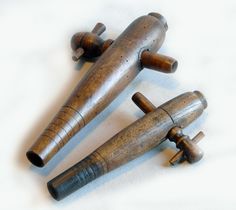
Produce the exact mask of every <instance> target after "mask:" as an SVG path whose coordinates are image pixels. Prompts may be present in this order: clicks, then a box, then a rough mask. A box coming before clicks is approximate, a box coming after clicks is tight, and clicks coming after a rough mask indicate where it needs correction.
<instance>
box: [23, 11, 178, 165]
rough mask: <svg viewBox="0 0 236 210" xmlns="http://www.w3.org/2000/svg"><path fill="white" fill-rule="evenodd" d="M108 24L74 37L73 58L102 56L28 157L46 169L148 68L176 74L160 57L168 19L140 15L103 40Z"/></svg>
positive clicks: (172, 63) (171, 64)
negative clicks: (48, 163)
mask: <svg viewBox="0 0 236 210" xmlns="http://www.w3.org/2000/svg"><path fill="white" fill-rule="evenodd" d="M104 31H105V26H104V25H103V24H101V23H98V24H97V25H96V26H95V28H94V29H93V30H92V32H91V33H77V34H75V35H74V36H73V37H72V40H71V46H72V49H73V60H75V61H77V60H78V59H79V58H80V57H81V56H83V57H85V58H94V57H98V56H100V55H101V57H100V58H99V59H98V60H97V61H96V62H95V63H94V65H93V66H92V67H91V68H90V70H89V72H88V73H87V75H85V77H84V78H83V79H82V81H81V82H80V83H79V84H78V86H77V87H76V88H75V90H74V92H73V93H72V95H71V96H70V97H69V99H68V101H67V102H66V103H65V104H64V105H63V106H62V108H61V110H60V111H59V112H58V114H57V115H56V116H55V117H54V119H53V120H52V122H51V123H50V124H49V125H48V127H47V128H46V129H45V130H44V132H43V133H42V134H41V135H40V136H39V138H38V140H37V141H36V142H35V144H33V146H32V147H31V148H30V149H29V150H28V152H27V153H26V155H27V158H28V159H29V161H30V162H31V163H32V164H34V165H35V166H38V167H43V166H44V165H45V164H46V163H47V162H48V161H49V160H50V159H51V158H52V157H53V156H54V155H55V154H56V153H57V152H58V151H59V150H60V149H61V148H62V147H63V146H64V145H65V144H66V143H67V142H68V141H69V140H70V139H71V137H72V136H74V135H75V134H76V133H77V132H78V131H79V130H81V129H82V128H83V127H84V126H85V125H86V124H88V123H89V122H90V121H91V120H92V119H93V118H94V117H95V116H97V115H98V114H99V113H100V112H101V111H102V110H104V109H105V108H106V107H107V106H108V105H109V104H110V103H111V102H112V101H113V100H114V99H115V98H116V97H117V96H118V94H119V93H120V92H121V91H122V90H123V89H124V88H125V87H126V86H127V85H128V84H129V83H130V82H131V81H132V80H133V79H134V78H135V77H136V75H137V74H138V73H139V72H140V71H141V70H142V69H143V68H144V67H146V68H151V69H154V70H157V71H161V72H164V73H172V72H174V71H175V70H176V68H177V61H176V60H175V59H173V58H170V57H167V56H164V55H160V54H156V53H155V52H156V51H157V50H158V49H159V48H160V47H161V45H162V43H163V41H164V38H165V34H166V31H167V23H166V20H165V19H164V17H162V16H161V15H160V14H158V13H150V14H148V15H145V16H142V17H139V18H138V19H136V20H135V21H134V22H133V23H131V24H130V25H129V26H128V28H127V29H126V30H125V31H124V32H123V33H122V34H121V35H120V36H119V37H118V38H117V39H116V40H115V41H113V40H107V41H104V40H102V39H101V38H100V36H99V35H101V34H102V33H103V32H104Z"/></svg>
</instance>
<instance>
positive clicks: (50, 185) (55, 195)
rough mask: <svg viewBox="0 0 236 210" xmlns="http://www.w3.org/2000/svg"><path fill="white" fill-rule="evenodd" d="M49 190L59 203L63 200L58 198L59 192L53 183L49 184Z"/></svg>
mask: <svg viewBox="0 0 236 210" xmlns="http://www.w3.org/2000/svg"><path fill="white" fill-rule="evenodd" d="M47 188H48V191H49V193H50V194H51V196H52V197H53V198H54V199H55V200H57V201H59V200H61V198H60V197H59V196H58V192H57V190H56V189H55V188H54V187H53V185H52V183H51V182H48V183H47Z"/></svg>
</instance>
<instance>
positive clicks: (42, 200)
mask: <svg viewBox="0 0 236 210" xmlns="http://www.w3.org/2000/svg"><path fill="white" fill-rule="evenodd" d="M149 12H159V13H161V14H163V15H164V16H165V18H166V19H167V21H168V25H169V31H168V33H167V37H166V40H165V42H164V45H163V47H162V48H161V53H163V54H166V55H169V56H172V57H175V58H176V59H177V60H178V61H179V67H178V70H177V72H176V73H175V74H173V75H164V74H161V73H158V72H155V71H151V70H147V69H145V70H143V71H142V72H141V73H140V74H139V75H138V77H137V78H136V79H135V80H134V81H133V82H132V84H131V85H130V86H129V87H128V88H127V89H126V90H125V91H124V92H123V93H122V94H121V95H120V96H119V97H118V98H117V99H116V100H115V101H114V102H113V103H112V104H111V105H110V106H109V107H108V108H107V109H105V111H104V112H102V113H101V114H100V115H99V116H98V117H97V118H96V119H95V120H94V121H92V122H91V123H90V124H89V125H88V126H87V127H86V128H85V129H83V131H82V132H80V133H79V134H78V135H77V136H76V137H75V138H73V140H72V141H71V142H70V143H69V144H68V145H67V146H66V147H65V148H64V149H63V151H62V152H60V154H59V155H57V156H56V158H54V160H53V161H51V162H50V164H49V165H48V166H47V167H45V168H43V169H38V168H36V167H33V166H31V165H30V164H29V162H28V161H27V159H26V157H25V152H26V151H27V149H28V148H29V147H30V146H31V144H32V143H33V142H34V141H35V139H36V138H37V136H38V135H39V134H40V132H41V131H43V129H44V128H45V127H46V126H47V124H48V123H49V121H50V120H51V118H52V117H53V116H54V115H55V114H56V112H57V111H58V109H59V108H60V106H61V105H62V104H63V103H64V101H65V100H66V98H67V97H68V96H69V95H70V93H71V91H72V90H73V88H74V87H75V86H76V84H77V83H78V82H79V80H80V79H81V78H82V77H83V75H84V74H85V73H86V72H87V70H88V68H89V67H90V66H91V63H87V62H86V63H84V64H83V65H80V66H76V65H75V63H74V62H73V61H72V60H71V49H70V38H71V36H72V35H73V34H74V33H75V32H78V31H90V30H91V29H92V28H93V26H94V25H95V24H96V22H98V21H100V22H103V23H104V24H105V25H106V26H107V31H106V32H105V33H104V35H103V38H113V39H115V38H116V37H117V36H118V35H119V34H120V33H121V32H122V31H123V30H124V29H125V28H126V27H127V26H128V24H129V23H131V22H132V21H133V20H134V19H135V18H137V17H139V16H141V15H144V14H147V13H149ZM235 20H236V1H235V0H224V1H223V0H222V1H217V0H208V1H204V0H198V1H189V0H172V1H170V0H163V1H161V0H160V1H158V0H145V1H138V0H118V1H111V0H103V1H91V0H74V1H69V0H64V1H59V0H51V1H46V0H41V1H32V0H22V1H13V0H0V98H1V108H0V131H1V135H0V136H1V144H0V209H1V210H6V209H17V210H20V209H24V210H32V209H43V210H47V209H70V210H72V209H81V210H87V209H96V210H106V209H113V210H118V209H129V210H132V209H135V210H137V209H150V210H152V209H181V210H183V209H186V210H192V209H214V210H215V209H236V196H235V194H236V181H235V177H236V169H235V164H236V139H235V138H236V137H235V118H236V111H235V110H236V109H235V107H236V94H235V92H236V73H235V72H236V67H235V58H236V57H235V56H236V42H235V39H236V30H235V27H236V21H235ZM193 90H200V91H202V92H203V93H204V94H205V96H206V98H207V100H208V105H209V106H208V108H207V110H206V112H205V113H204V115H202V116H201V118H200V119H199V120H197V121H196V122H194V123H193V124H192V125H191V126H189V127H188V128H187V129H186V133H187V134H189V135H190V136H193V135H194V134H196V133H197V132H198V131H200V130H203V131H204V132H205V134H206V137H205V138H204V140H203V141H202V142H201V143H200V144H199V145H200V146H201V147H202V148H203V150H204V151H205V156H204V158H203V160H202V161H200V162H199V163H197V164H195V165H189V164H186V163H185V164H182V165H179V166H177V167H170V166H169V165H168V164H167V163H168V159H169V158H170V157H171V156H172V155H173V154H174V150H173V145H171V144H169V143H167V142H166V143H164V144H163V145H162V146H161V147H160V148H159V149H158V148H157V149H154V150H152V151H150V152H148V153H146V154H145V155H144V156H142V157H140V158H138V159H136V160H134V161H132V162H130V163H129V164H126V165H125V166H123V167H121V168H119V169H117V170H115V171H113V172H111V173H110V174H108V175H105V176H103V177H101V178H99V179H98V180H96V181H94V182H92V183H91V184H89V185H87V186H86V187H84V188H83V189H81V190H79V191H77V192H76V193H74V194H73V195H72V196H70V197H68V198H66V199H65V200H63V201H60V202H57V201H54V200H53V199H52V198H51V196H50V195H49V193H48V191H47V188H46V183H47V181H49V180H50V179H51V178H53V177H55V176H56V175H57V174H59V173H61V172H62V171H64V170H65V169H67V168H68V167H69V166H71V165H73V164H74V163H76V162H78V161H79V160H81V159H82V158H84V157H85V156H86V155H88V154H89V153H90V152H92V151H93V150H94V149H95V148H97V147H98V146H100V145H101V144H102V143H103V142H105V141H106V140H108V139H109V138H110V137H111V136H113V135H114V134H115V133H117V132H118V131H120V130H121V129H122V128H124V127H126V126H127V125H129V124H130V123H132V122H133V121H135V120H136V119H138V118H139V117H141V116H143V114H142V112H141V111H140V110H139V109H138V108H137V107H136V106H135V105H134V104H133V103H132V101H131V99H130V98H131V96H132V94H133V93H135V92H136V91H140V92H142V93H143V94H145V95H146V96H147V97H148V98H149V99H150V100H152V101H153V103H154V104H156V105H160V104H161V103H163V102H165V101H166V100H169V99H171V98H172V97H175V96H177V95H178V94H181V93H183V92H185V91H193Z"/></svg>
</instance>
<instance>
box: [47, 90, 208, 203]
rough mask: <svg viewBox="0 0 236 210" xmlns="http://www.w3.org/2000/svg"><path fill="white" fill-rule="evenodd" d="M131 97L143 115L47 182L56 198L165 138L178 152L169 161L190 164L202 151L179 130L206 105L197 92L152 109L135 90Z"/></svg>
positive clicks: (134, 156) (199, 113)
mask: <svg viewBox="0 0 236 210" xmlns="http://www.w3.org/2000/svg"><path fill="white" fill-rule="evenodd" d="M132 99H133V101H134V102H135V103H136V104H137V105H138V106H139V107H140V108H141V109H142V110H143V111H144V112H145V113H147V114H146V115H145V116H144V117H142V118H141V119H139V120H137V121H135V122H134V123H132V124H131V125H130V126H128V127H126V128H125V129H123V130H122V131H120V132H119V133H117V134H116V135H115V136H113V137H112V138H111V139H110V140H108V141H107V142H106V143H105V144H103V145H102V146H100V147H99V148H98V149H96V150H95V151H94V152H93V153H91V154H90V155H88V156H87V157H86V158H85V159H83V160H82V161H80V162H79V163H77V164H75V165H74V166H72V167H71V168H69V169H68V170H66V171H65V172H63V173H62V174H60V175H58V176H57V177H55V178H54V179H52V180H51V181H49V182H48V184H47V186H48V190H49V192H50V193H51V195H52V196H53V197H54V198H55V199H56V200H61V199H62V198H64V197H66V196H67V195H69V194H70V193H72V192H74V191H76V190H77V189H79V188H81V187H83V186H84V185H86V184H87V183H89V182H91V181H92V180H94V179H96V178H97V177H99V176H101V175H103V174H105V173H108V172H109V171H111V170H113V169H116V168H117V167H119V166H121V165H123V164H125V163H127V162H129V161H131V160H133V159H135V158H137V157H138V156H140V155H142V154H144V153H145V152H147V151H149V150H151V149H153V148H154V147H156V146H158V145H159V144H161V143H162V142H163V141H165V140H166V139H167V138H169V139H170V140H171V141H174V142H175V143H176V147H177V148H179V149H180V151H181V152H179V153H178V155H176V157H175V159H173V160H172V162H173V163H177V162H179V159H182V160H183V159H184V158H185V159H186V160H188V161H189V162H190V163H194V162H196V161H199V160H200V159H201V158H202V155H203V153H202V151H201V150H200V149H199V147H198V146H197V145H196V138H195V141H191V140H190V139H189V137H187V136H185V135H183V133H182V131H181V129H182V128H185V127H186V126H188V125H189V124H190V123H192V122H193V121H194V120H196V119H197V118H198V117H199V116H200V115H201V114H202V113H203V110H204V109H205V108H206V107H207V102H206V99H205V98H204V96H203V95H202V94H201V93H200V92H199V91H194V92H187V93H184V94H182V95H180V96H178V97H176V98H174V99H172V100H170V101H168V102H166V103H165V104H163V105H161V106H160V107H158V108H154V105H153V104H151V103H150V102H149V101H148V99H146V98H145V97H144V96H143V95H142V94H141V93H136V94H135V95H134V96H133V98H132ZM199 136H201V135H200V134H199V135H198V139H199Z"/></svg>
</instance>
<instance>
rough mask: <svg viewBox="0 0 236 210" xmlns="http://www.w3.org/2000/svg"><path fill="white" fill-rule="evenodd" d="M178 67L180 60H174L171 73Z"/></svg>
mask: <svg viewBox="0 0 236 210" xmlns="http://www.w3.org/2000/svg"><path fill="white" fill-rule="evenodd" d="M177 68H178V61H173V62H172V64H171V73H173V72H175V71H176V69H177Z"/></svg>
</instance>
